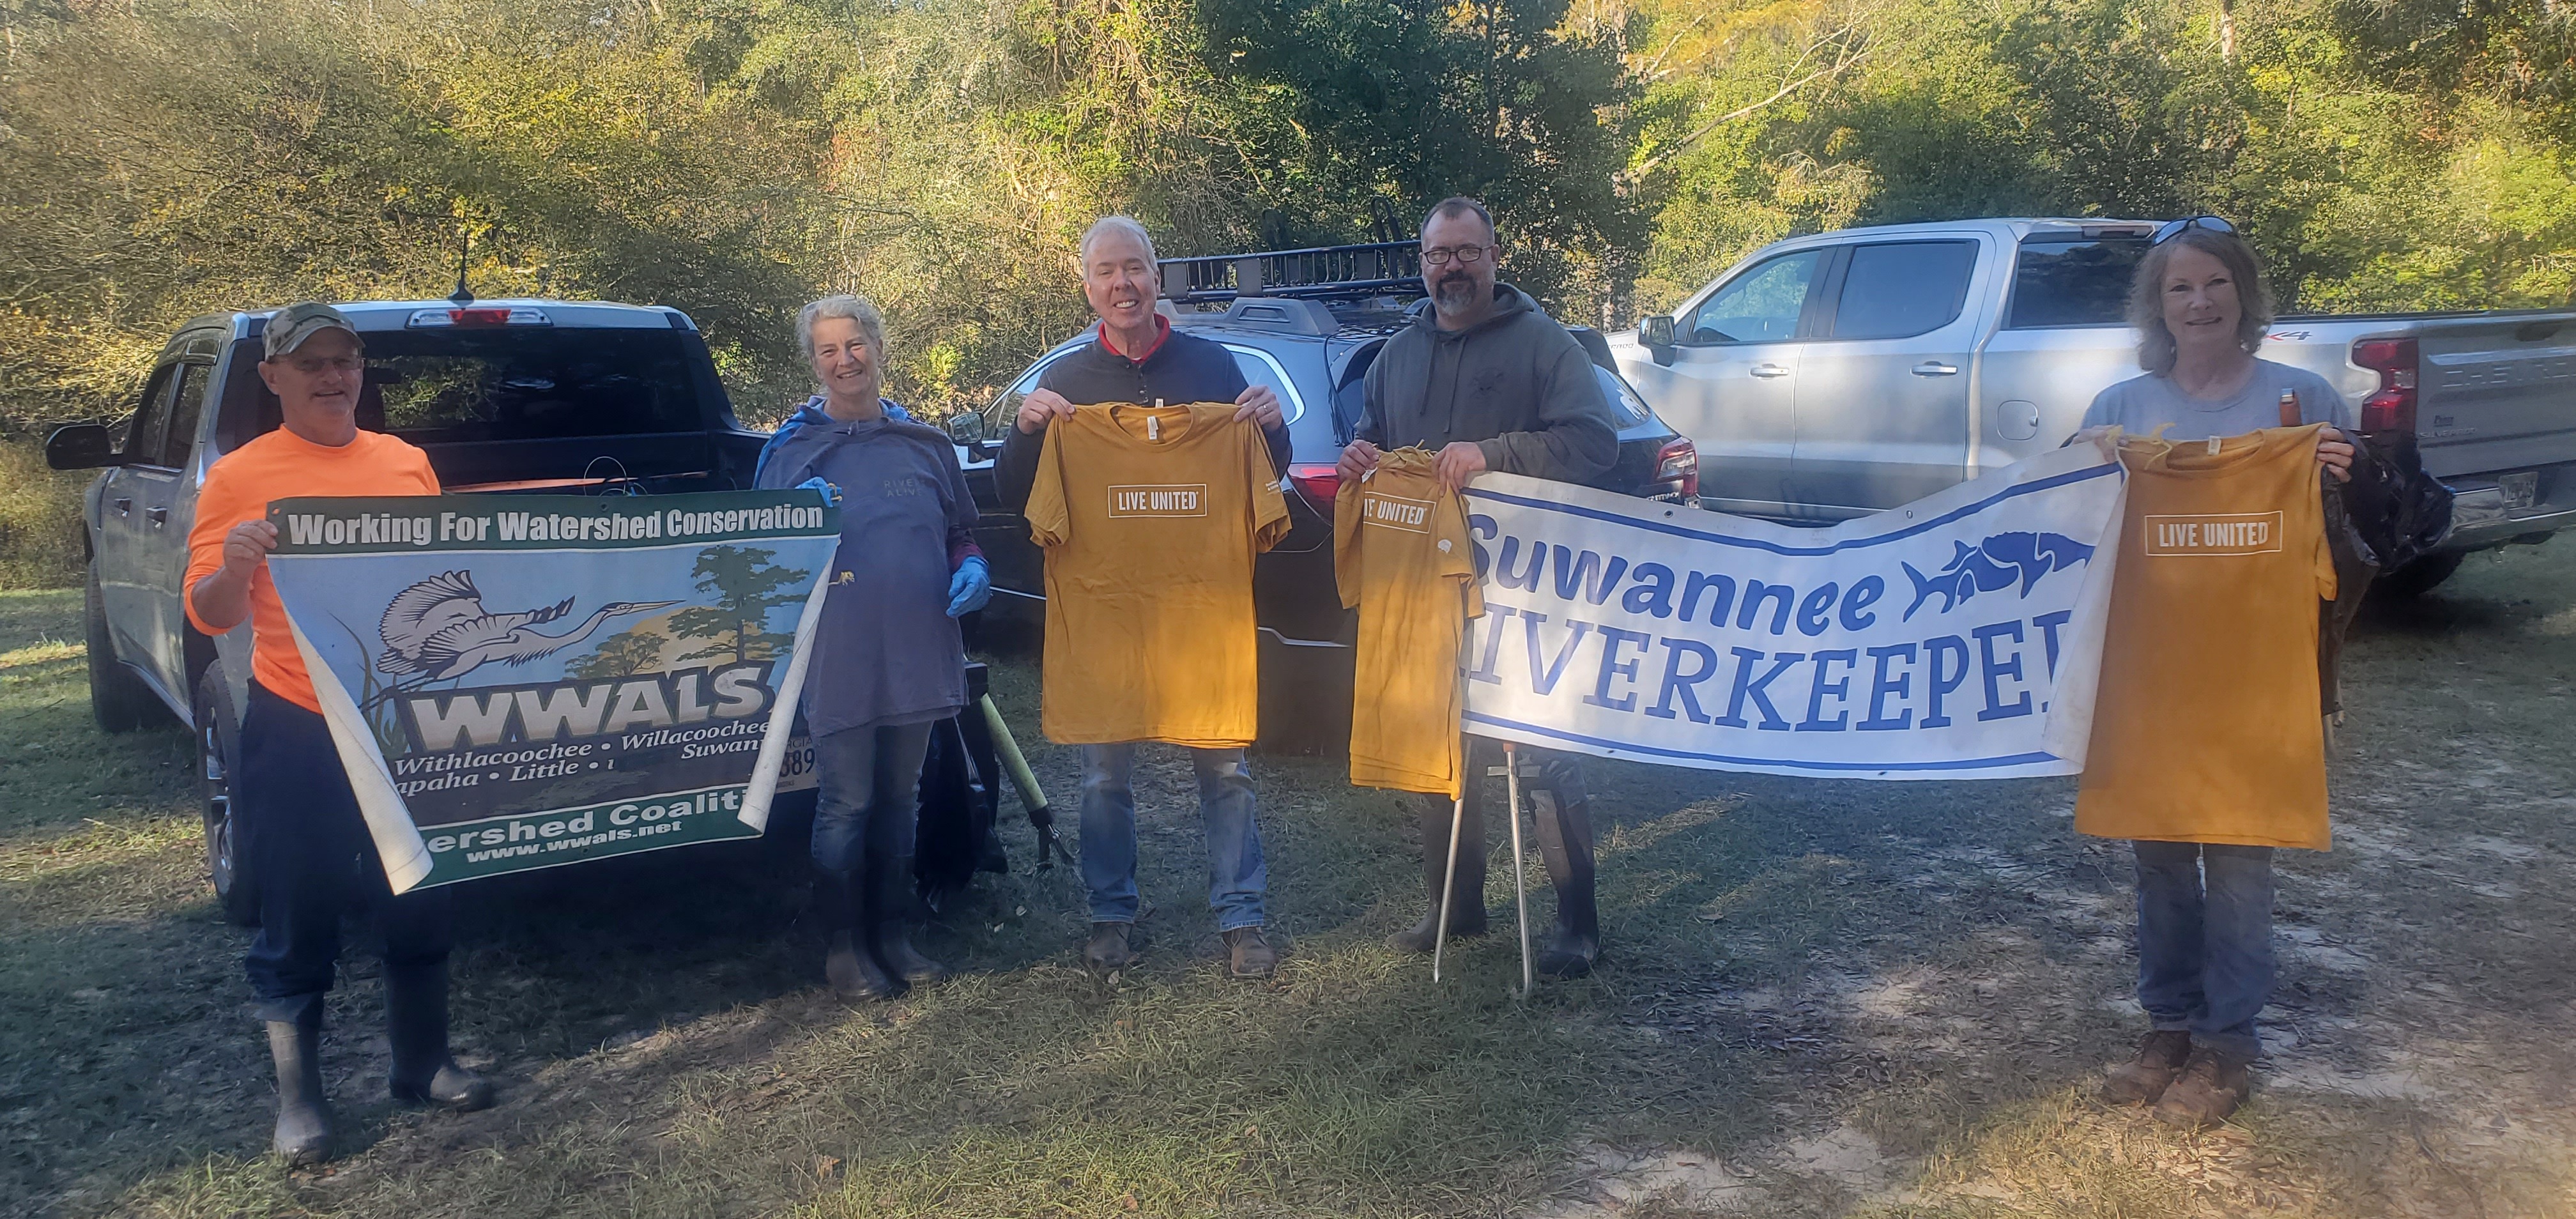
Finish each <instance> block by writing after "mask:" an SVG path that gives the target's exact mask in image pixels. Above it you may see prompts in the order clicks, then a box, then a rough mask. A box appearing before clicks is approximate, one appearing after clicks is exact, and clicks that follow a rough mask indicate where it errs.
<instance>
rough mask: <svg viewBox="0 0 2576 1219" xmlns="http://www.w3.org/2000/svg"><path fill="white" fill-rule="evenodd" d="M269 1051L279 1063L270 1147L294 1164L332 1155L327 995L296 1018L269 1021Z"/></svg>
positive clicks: (311, 1162)
mask: <svg viewBox="0 0 2576 1219" xmlns="http://www.w3.org/2000/svg"><path fill="white" fill-rule="evenodd" d="M268 1056H269V1057H270V1058H271V1059H272V1060H274V1061H275V1062H276V1064H277V1131H276V1133H275V1134H274V1135H272V1136H271V1137H270V1140H269V1146H270V1147H271V1148H272V1149H273V1150H275V1151H276V1152H277V1156H278V1158H279V1159H281V1160H284V1161H286V1166H287V1167H289V1168H307V1167H310V1166H312V1165H315V1164H319V1163H321V1162H322V1161H324V1160H327V1159H329V1158H331V1115H330V1112H329V1110H328V1109H326V1108H325V1107H324V1105H323V1101H322V996H320V995H315V996H313V997H312V1001H311V1002H310V1003H309V1004H307V1005H306V1006H305V1008H304V1010H303V1011H302V1012H300V1013H298V1014H297V1017H296V1019H293V1020H271V1021H269V1022H268Z"/></svg>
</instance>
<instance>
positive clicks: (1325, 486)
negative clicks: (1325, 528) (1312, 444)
mask: <svg viewBox="0 0 2576 1219" xmlns="http://www.w3.org/2000/svg"><path fill="white" fill-rule="evenodd" d="M1288 481H1289V482H1290V483H1292V484H1294V485H1295V486H1296V488H1297V493H1298V494H1300V495H1303V496H1305V497H1306V506H1307V507H1309V508H1312V509H1314V510H1315V515H1317V516H1320V517H1322V518H1324V519H1325V520H1328V521H1329V520H1331V519H1333V497H1334V496H1337V495H1340V494H1341V493H1342V472H1341V469H1340V468H1339V467H1337V466H1333V465H1329V464H1326V463H1322V462H1315V463H1311V464H1309V463H1302V462H1301V463H1299V464H1296V465H1292V466H1290V467H1288Z"/></svg>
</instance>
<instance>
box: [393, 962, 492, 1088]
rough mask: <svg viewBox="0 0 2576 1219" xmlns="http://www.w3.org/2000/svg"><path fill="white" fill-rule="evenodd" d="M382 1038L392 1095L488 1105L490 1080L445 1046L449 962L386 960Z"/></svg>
mask: <svg viewBox="0 0 2576 1219" xmlns="http://www.w3.org/2000/svg"><path fill="white" fill-rule="evenodd" d="M385 1040H386V1041H387V1042H388V1043H389V1045H390V1046H391V1048H392V1050H393V1060H394V1069H393V1079H392V1089H393V1094H394V1099H395V1100H398V1101H401V1102H402V1103H404V1104H407V1105H436V1106H438V1107H439V1108H442V1109H454V1110H456V1111H457V1112H459V1113H471V1112H473V1111H474V1110H477V1109H488V1108H491V1106H492V1085H491V1083H490V1081H488V1080H485V1079H484V1078H483V1077H482V1076H480V1075H477V1074H475V1073H474V1072H472V1071H468V1070H466V1069H465V1068H463V1067H460V1066H458V1065H456V1059H455V1058H454V1057H453V1056H452V1055H450V1054H449V1053H448V1051H447V962H446V960H444V959H440V960H435V961H427V962H413V963H411V964H406V965H395V964H393V963H392V962H387V963H386V964H385Z"/></svg>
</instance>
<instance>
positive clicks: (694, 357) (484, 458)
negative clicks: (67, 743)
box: [46, 299, 813, 920]
mask: <svg viewBox="0 0 2576 1219" xmlns="http://www.w3.org/2000/svg"><path fill="white" fill-rule="evenodd" d="M339 309H340V311H341V312H343V313H345V314H347V315H348V317H349V319H350V321H351V322H353V323H355V324H356V326H357V329H358V331H359V332H360V334H362V335H363V336H364V338H365V340H366V347H367V377H366V388H365V389H364V390H363V391H362V392H361V394H360V397H359V405H358V423H359V426H361V427H365V428H369V429H372V430H378V431H386V432H391V433H393V434H394V435H397V436H400V437H402V438H403V439H405V440H408V441H410V442H412V443H413V444H416V445H419V446H420V447H421V448H423V449H425V450H427V451H428V453H429V460H430V464H431V465H432V466H433V467H435V468H436V469H437V471H438V477H439V481H440V482H441V483H442V484H443V485H444V486H445V487H446V489H447V490H448V491H450V492H456V493H467V494H478V493H479V494H510V493H513V492H546V493H553V494H559V495H560V494H576V493H580V492H583V491H591V492H596V493H601V494H617V493H627V494H645V493H655V492H680V491H723V490H735V489H743V488H748V487H750V486H751V482H752V470H753V465H754V463H755V462H756V461H757V459H758V458H759V455H760V446H761V444H762V442H763V441H765V440H766V439H767V437H766V436H765V435H763V434H762V433H759V432H753V431H749V430H746V429H744V428H743V427H742V425H741V424H740V423H738V422H736V421H735V419H734V414H733V406H732V403H731V402H730V401H728V400H727V398H726V397H725V392H724V387H723V386H722V385H721V384H720V383H719V382H718V381H717V379H716V370H715V364H714V362H713V361H712V360H711V359H710V358H709V357H708V354H707V345H706V341H705V340H704V339H703V338H701V337H700V336H699V334H698V329H697V326H696V325H695V324H693V323H692V322H690V321H689V319H688V317H687V316H685V315H683V314H682V313H680V312H679V311H678V310H675V309H667V308H644V307H638V306H634V305H617V304H601V303H593V302H572V301H555V300H495V301H472V300H470V299H468V300H461V301H436V300H431V301H361V302H352V303H348V304H343V305H340V306H339ZM268 318H269V313H268V312H266V311H258V312H241V313H225V314H215V315H211V316H207V317H201V318H197V319H195V320H193V321H191V322H189V323H188V324H187V325H185V326H182V327H181V328H180V329H179V332H178V333H177V334H176V335H173V336H172V337H171V339H170V341H169V343H168V344H167V345H166V346H164V347H163V348H162V350H161V355H160V357H159V359H158V360H156V361H155V362H154V364H153V369H152V375H151V378H150V379H149V380H148V381H147V382H146V383H145V385H144V389H143V397H142V399H141V401H139V402H137V403H136V404H135V408H134V416H133V419H132V420H131V422H129V423H128V424H127V425H126V428H125V432H124V435H123V436H121V437H119V436H116V435H113V434H111V433H110V432H109V430H108V429H106V428H104V427H101V426H98V425H96V424H75V425H71V426H67V427H63V428H58V429H56V430H55V432H54V433H53V435H52V437H51V438H50V440H49V441H48V442H47V445H46V457H47V460H48V461H49V462H50V464H52V465H53V466H54V468H56V469H99V470H101V471H102V472H101V473H100V474H99V476H98V478H97V481H95V482H94V483H92V484H91V485H90V488H89V490H88V492H87V493H86V495H85V497H84V499H83V503H82V517H83V521H84V523H85V524H86V526H87V529H86V531H85V532H86V538H87V543H88V551H89V596H88V635H89V684H90V707H91V710H92V711H93V712H94V713H95V715H96V716H97V719H98V723H99V726H100V727H101V728H104V729H106V730H107V731H109V732H125V731H129V730H131V729H134V728H137V727H140V726H142V725H143V724H145V723H147V722H150V721H152V720H154V719H156V718H157V717H159V716H160V715H162V714H164V713H166V714H168V715H170V716H173V717H176V718H177V719H178V720H179V721H180V722H181V723H184V724H187V725H189V726H190V727H191V728H193V729H194V730H195V732H196V736H197V742H198V760H199V763H200V765H199V771H198V773H199V775H200V776H201V782H202V785H203V788H202V789H203V793H204V802H205V821H206V847H207V862H208V864H209V865H210V867H211V869H212V871H213V875H214V883H215V891H216V894H217V896H218V897H219V899H221V901H222V903H223V906H224V909H225V912H226V913H227V914H228V915H230V916H232V917H234V918H236V919H242V920H247V919H248V918H250V917H252V916H253V914H254V911H253V908H252V906H251V904H250V894H249V892H248V886H247V885H243V884H239V883H236V882H237V881H238V880H239V879H240V877H239V871H238V869H237V867H236V860H235V858H234V854H233V835H232V821H231V799H230V789H229V787H228V784H227V775H228V774H229V772H230V769H231V764H232V761H233V758H234V745H233V736H234V733H235V731H236V728H237V726H238V724H239V722H240V714H239V711H238V709H239V708H240V707H241V706H242V705H243V702H244V700H245V698H246V696H247V694H248V689H247V685H248V681H249V674H250V626H249V624H247V623H244V624H243V625H241V626H239V627H237V628H235V629H233V630H231V631H228V632H226V633H225V634H223V635H221V636H217V637H208V636H207V635H206V634H204V633H203V632H201V631H198V630H197V629H196V628H195V627H193V626H192V625H190V624H189V622H188V619H187V615H186V614H185V613H184V612H183V611H182V609H181V606H180V598H181V597H182V596H184V595H185V590H184V589H183V588H182V587H181V582H182V578H183V577H184V575H185V573H186V571H187V566H188V553H187V543H188V528H189V526H190V524H192V523H193V521H194V520H195V516H196V501H197V488H198V487H199V485H200V484H202V483H203V481H204V480H205V475H206V470H207V467H209V466H211V465H213V464H214V462H215V459H216V458H218V457H221V456H223V455H224V454H225V453H228V452H230V451H232V450H233V449H236V448H239V447H241V446H242V445H243V444H244V443H247V442H248V441H249V440H250V439H251V438H253V437H255V436H258V435H260V434H261V433H264V432H267V431H269V430H271V429H273V428H275V427H277V426H278V419H279V415H278V404H277V398H276V396H275V395H273V394H270V393H269V392H268V388H267V387H266V386H265V385H263V384H261V382H260V379H259V372H258V368H257V365H258V363H259V359H260V354H261V351H260V332H261V329H262V328H263V327H264V326H265V325H266V324H267V321H268ZM797 769H800V768H795V767H791V770H797ZM801 771H802V773H801V774H798V775H797V776H796V777H794V778H788V779H783V780H782V782H781V788H782V789H787V788H791V787H799V786H801V787H807V788H810V787H811V786H812V783H813V778H812V774H811V768H810V766H808V767H803V768H801Z"/></svg>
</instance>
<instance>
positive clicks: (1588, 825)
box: [1530, 787, 1601, 978]
mask: <svg viewBox="0 0 2576 1219" xmlns="http://www.w3.org/2000/svg"><path fill="white" fill-rule="evenodd" d="M1530 796H1531V801H1530V802H1531V804H1533V805H1534V806H1536V810H1535V811H1536V812H1537V816H1536V818H1535V820H1536V821H1537V822H1538V850H1539V854H1540V855H1541V856H1543V857H1545V858H1546V860H1547V879H1548V881H1549V883H1551V884H1553V885H1555V886H1556V929H1555V931H1554V932H1553V933H1551V934H1550V935H1549V936H1548V942H1547V947H1546V948H1545V949H1543V950H1541V951H1540V952H1539V954H1538V961H1537V965H1536V968H1537V971H1538V976H1540V977H1542V978H1580V977H1582V976H1583V975H1585V974H1588V973H1591V972H1592V964H1593V962H1595V961H1597V960H1599V959H1600V958H1601V915H1600V911H1599V909H1598V907H1597V906H1596V905H1595V904H1594V902H1593V892H1592V881H1593V875H1592V817H1591V814H1590V811H1589V804H1590V802H1589V801H1584V800H1574V801H1568V802H1566V803H1564V804H1559V803H1558V802H1557V793H1555V792H1552V791H1550V790H1548V789H1547V788H1544V787H1542V788H1539V789H1537V790H1536V791H1533V792H1531V793H1530Z"/></svg>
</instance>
